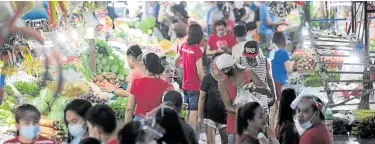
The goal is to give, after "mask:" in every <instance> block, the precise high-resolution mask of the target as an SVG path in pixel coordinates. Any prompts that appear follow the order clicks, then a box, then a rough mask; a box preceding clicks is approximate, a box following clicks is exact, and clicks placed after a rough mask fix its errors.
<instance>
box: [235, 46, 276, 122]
mask: <svg viewBox="0 0 375 144" xmlns="http://www.w3.org/2000/svg"><path fill="white" fill-rule="evenodd" d="M260 51H261V50H260V48H259V45H258V43H257V42H256V41H248V42H246V43H245V45H244V47H243V49H242V55H240V57H239V58H237V62H238V63H239V64H241V65H242V66H244V67H246V68H247V70H252V71H254V72H255V73H256V74H257V75H258V76H259V78H260V79H261V80H262V81H263V82H264V83H266V84H267V86H268V87H269V88H270V89H271V92H272V93H271V95H263V94H257V96H258V98H259V100H261V101H258V102H259V103H260V104H261V105H262V106H263V107H264V109H265V111H267V113H268V110H269V106H273V104H274V102H275V101H276V90H275V83H274V81H273V76H272V68H271V62H270V61H269V60H268V59H267V58H266V57H264V56H263V55H260ZM236 53H239V52H236ZM276 108H277V106H274V107H272V109H271V112H270V114H271V115H270V122H269V123H268V122H267V124H270V126H271V127H274V117H275V114H276Z"/></svg>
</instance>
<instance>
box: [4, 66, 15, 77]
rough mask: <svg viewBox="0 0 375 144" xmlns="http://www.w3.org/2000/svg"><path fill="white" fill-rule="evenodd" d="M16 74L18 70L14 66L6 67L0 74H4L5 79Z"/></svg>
mask: <svg viewBox="0 0 375 144" xmlns="http://www.w3.org/2000/svg"><path fill="white" fill-rule="evenodd" d="M17 72H18V69H17V67H16V66H7V67H5V68H4V69H3V70H2V73H3V74H5V75H6V76H7V77H11V76H13V75H16V74H17Z"/></svg>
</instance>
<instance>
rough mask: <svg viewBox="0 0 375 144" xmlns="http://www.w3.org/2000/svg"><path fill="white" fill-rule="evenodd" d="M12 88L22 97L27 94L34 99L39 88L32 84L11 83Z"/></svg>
mask: <svg viewBox="0 0 375 144" xmlns="http://www.w3.org/2000/svg"><path fill="white" fill-rule="evenodd" d="M13 85H14V87H15V88H16V89H17V90H18V91H19V92H20V93H21V94H22V95H25V94H29V95H31V96H33V97H36V96H37V95H39V90H40V88H39V87H38V85H37V84H36V83H34V82H30V83H28V82H21V81H20V82H15V83H13Z"/></svg>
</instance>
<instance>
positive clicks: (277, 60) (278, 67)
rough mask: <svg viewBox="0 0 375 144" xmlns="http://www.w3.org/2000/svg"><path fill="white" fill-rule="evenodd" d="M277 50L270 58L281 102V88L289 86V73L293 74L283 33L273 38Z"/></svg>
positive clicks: (270, 54)
mask: <svg viewBox="0 0 375 144" xmlns="http://www.w3.org/2000/svg"><path fill="white" fill-rule="evenodd" d="M272 41H273V43H275V44H276V46H277V48H275V49H273V50H272V51H271V52H270V53H269V55H268V58H269V59H270V61H271V62H272V75H273V78H274V81H275V87H276V95H277V99H278V100H280V95H281V87H282V86H284V85H287V84H288V72H293V64H292V62H291V59H290V56H289V53H288V51H287V50H286V39H285V36H284V34H283V33H282V32H276V33H275V34H274V35H273V38H272Z"/></svg>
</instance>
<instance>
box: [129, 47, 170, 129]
mask: <svg viewBox="0 0 375 144" xmlns="http://www.w3.org/2000/svg"><path fill="white" fill-rule="evenodd" d="M141 61H142V69H143V71H144V73H145V74H146V77H144V78H140V79H136V80H134V82H133V85H132V87H131V88H130V96H129V98H128V107H127V110H126V114H125V123H128V122H130V121H131V120H132V119H133V116H134V115H133V112H134V110H135V113H134V114H135V116H136V118H135V119H136V120H137V119H139V118H143V117H145V116H146V114H147V113H148V112H150V111H151V110H153V109H155V108H156V107H158V106H159V105H160V104H161V103H162V101H161V99H162V96H163V94H164V92H166V91H168V90H170V89H173V86H171V85H170V84H169V83H168V82H166V81H165V80H162V79H160V78H159V77H160V75H161V74H162V73H163V72H164V68H163V66H162V65H161V61H160V59H159V56H158V55H156V54H154V53H147V54H144V55H143V56H142V60H141Z"/></svg>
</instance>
